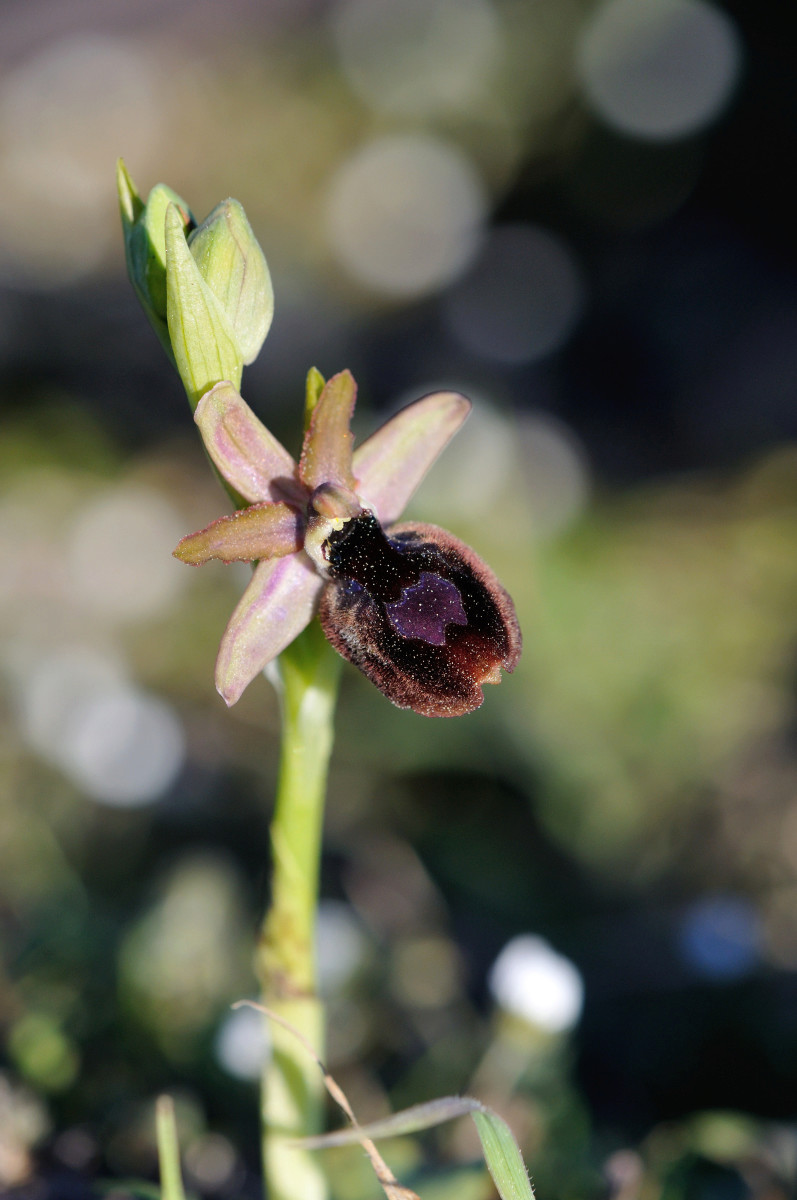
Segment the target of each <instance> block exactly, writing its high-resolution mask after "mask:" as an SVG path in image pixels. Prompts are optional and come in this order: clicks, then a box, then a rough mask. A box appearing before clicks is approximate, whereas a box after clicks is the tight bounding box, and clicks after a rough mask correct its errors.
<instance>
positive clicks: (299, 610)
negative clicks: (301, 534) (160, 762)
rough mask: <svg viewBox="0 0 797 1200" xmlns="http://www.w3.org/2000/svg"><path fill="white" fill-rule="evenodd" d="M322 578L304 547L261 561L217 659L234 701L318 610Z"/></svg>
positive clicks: (225, 692)
mask: <svg viewBox="0 0 797 1200" xmlns="http://www.w3.org/2000/svg"><path fill="white" fill-rule="evenodd" d="M322 587H323V581H322V579H321V577H320V576H319V575H318V573H317V572H316V570H315V569H314V567H313V565H312V563H311V562H310V560H309V558H307V556H306V555H305V554H303V553H301V554H292V555H289V556H288V557H287V558H277V559H272V560H271V561H270V562H262V563H260V565H259V566H258V567H257V568H256V569H255V573H254V575H253V576H252V580H251V582H250V584H249V586H248V587H247V589H246V591H245V592H244V594H243V596H242V597H241V599H240V601H239V603H238V606H237V608H236V609H235V612H234V613H233V614H232V617H231V618H230V621H229V624H228V625H227V628H226V630H225V631H224V637H223V638H222V640H221V646H220V647H219V656H218V658H217V660H216V687H217V689H218V691H219V693H220V695H221V696H222V698H223V699H224V700H225V701H226V703H227V704H235V702H236V700H238V699H239V698H240V696H241V693H242V692H243V690H244V688H246V687H247V686H248V684H250V683H251V682H252V680H253V679H254V678H255V676H256V675H258V674H259V673H260V672H261V671H262V670H263V668H264V667H265V666H266V665H267V664H268V663H270V662H271V661H272V659H274V658H276V657H277V655H278V654H280V653H281V652H282V651H283V650H284V649H285V647H286V646H287V645H289V644H290V643H291V642H292V641H293V639H294V638H296V637H298V636H299V634H300V633H301V632H302V630H303V629H304V628H305V627H306V626H307V625H309V623H310V621H311V620H312V618H313V614H314V613H315V609H316V604H317V602H318V597H319V594H320V592H321V589H322Z"/></svg>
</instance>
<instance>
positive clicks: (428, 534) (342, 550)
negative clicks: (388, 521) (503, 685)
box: [319, 515, 522, 717]
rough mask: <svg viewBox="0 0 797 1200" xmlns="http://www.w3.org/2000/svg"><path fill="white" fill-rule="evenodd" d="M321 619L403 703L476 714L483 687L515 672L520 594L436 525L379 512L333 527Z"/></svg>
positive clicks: (432, 712)
mask: <svg viewBox="0 0 797 1200" xmlns="http://www.w3.org/2000/svg"><path fill="white" fill-rule="evenodd" d="M325 557H326V561H327V570H328V573H329V575H330V580H329V582H328V583H327V585H326V587H325V588H324V592H323V595H322V597H321V604H320V609H319V616H320V619H321V624H322V626H323V629H324V633H325V634H326V636H327V638H328V639H329V641H330V642H331V643H332V645H333V646H334V647H335V649H336V650H337V651H338V652H339V653H340V654H342V655H343V657H344V658H346V659H348V660H349V662H352V663H353V664H354V665H355V666H356V667H359V669H360V670H361V671H362V672H363V673H364V674H365V675H367V676H368V678H369V679H370V680H371V682H372V683H374V684H375V685H376V686H377V687H378V688H379V690H380V691H382V692H384V694H385V695H386V696H387V697H388V699H390V700H392V701H393V703H394V704H396V705H397V706H398V707H399V708H411V709H413V710H414V711H415V712H417V713H421V714H422V715H423V716H427V717H455V716H461V715H462V714H464V713H468V712H472V711H473V710H474V709H476V708H478V707H479V706H480V705H481V703H482V701H483V699H484V696H483V693H482V686H483V685H484V684H485V683H498V682H500V679H501V670H502V669H503V670H505V671H513V670H514V668H515V666H516V665H517V662H518V659H519V658H520V652H521V645H522V642H521V635H520V628H519V626H518V622H517V617H516V615H515V609H514V605H513V604H512V600H511V598H510V597H509V595H508V594H507V592H506V591H505V590H504V588H503V587H502V586H501V584H500V583H499V582H498V580H497V578H496V577H495V575H494V574H493V572H492V571H491V570H490V568H489V567H488V566H487V565H486V564H485V563H483V562H482V560H481V559H480V558H479V557H478V555H477V554H475V553H474V551H473V550H471V549H470V547H469V546H466V545H465V544H464V542H461V541H459V540H458V539H457V538H455V537H453V535H452V534H450V533H447V532H446V531H445V530H444V529H439V528H438V527H437V526H435V525H421V524H418V525H395V526H393V527H392V528H390V529H389V530H388V531H387V533H385V532H384V531H383V530H382V529H381V527H380V526H379V524H378V522H377V521H376V520H375V519H374V518H373V517H371V516H369V515H365V516H362V517H356V518H354V519H353V520H351V521H349V522H347V524H345V525H344V526H343V528H342V529H341V530H339V531H336V532H334V533H332V534H331V535H330V537H329V539H328V541H327V544H326V547H325Z"/></svg>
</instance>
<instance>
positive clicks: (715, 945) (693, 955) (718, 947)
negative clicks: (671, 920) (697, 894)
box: [679, 896, 761, 980]
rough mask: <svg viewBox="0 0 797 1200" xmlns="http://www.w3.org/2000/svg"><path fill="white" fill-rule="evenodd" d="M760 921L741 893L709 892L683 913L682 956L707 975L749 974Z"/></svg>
mask: <svg viewBox="0 0 797 1200" xmlns="http://www.w3.org/2000/svg"><path fill="white" fill-rule="evenodd" d="M760 941H761V922H760V919H759V916H758V913H757V912H756V910H755V908H753V906H752V904H750V903H749V902H748V901H747V900H745V899H743V898H742V897H741V896H710V897H708V898H707V899H704V900H700V901H698V902H697V903H696V904H693V905H692V907H691V908H690V909H689V911H688V912H687V913H686V915H685V917H684V919H683V922H682V925H681V929H680V936H679V945H680V950H681V954H682V956H683V958H684V960H685V961H686V962H687V963H688V964H689V965H690V966H691V967H692V968H694V970H695V971H696V972H697V973H698V974H699V975H703V976H705V977H706V978H708V979H717V980H725V979H727V980H732V979H738V978H740V977H741V976H743V975H746V974H748V972H749V971H751V970H752V969H753V967H754V966H755V964H756V961H757V959H758V950H759V944H760Z"/></svg>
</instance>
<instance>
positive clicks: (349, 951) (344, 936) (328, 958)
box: [316, 900, 367, 996]
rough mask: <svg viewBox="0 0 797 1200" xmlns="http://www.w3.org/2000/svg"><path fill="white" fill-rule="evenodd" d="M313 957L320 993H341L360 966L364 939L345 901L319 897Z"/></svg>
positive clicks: (363, 956)
mask: <svg viewBox="0 0 797 1200" xmlns="http://www.w3.org/2000/svg"><path fill="white" fill-rule="evenodd" d="M316 947H317V949H316V960H317V967H318V980H319V990H320V992H321V995H322V996H331V995H334V994H335V993H337V992H340V991H341V990H342V989H343V988H344V987H345V986H346V984H347V983H348V982H349V980H350V979H351V978H352V976H353V975H355V974H356V972H357V971H358V969H359V968H360V967H361V966H362V964H363V962H364V959H365V955H366V950H367V942H366V936H365V932H364V930H363V928H362V925H361V924H360V922H359V921H358V919H357V917H356V916H355V915H354V912H353V911H352V909H351V908H350V907H349V905H348V904H344V903H343V902H342V901H340V900H322V902H321V904H320V905H319V907H318V918H317V927H316Z"/></svg>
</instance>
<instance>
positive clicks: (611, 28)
mask: <svg viewBox="0 0 797 1200" xmlns="http://www.w3.org/2000/svg"><path fill="white" fill-rule="evenodd" d="M740 65H741V47H740V43H739V37H738V34H737V32H736V27H735V26H734V25H733V23H732V22H731V19H730V18H729V17H728V16H726V15H725V13H723V12H721V11H720V10H719V9H718V8H717V7H716V6H715V5H714V4H710V3H708V0H608V3H605V4H603V5H601V6H600V7H599V8H598V9H596V11H595V13H594V14H593V16H592V19H591V20H590V21H589V23H588V24H587V27H586V29H585V31H584V34H583V37H582V40H581V43H580V47H579V54H578V72H579V76H580V79H581V83H582V86H583V88H584V91H585V93H586V96H587V99H588V100H589V102H590V104H591V105H592V107H593V108H594V110H595V112H596V113H597V114H598V115H599V116H600V117H601V118H602V119H603V120H604V121H605V122H606V123H607V124H608V125H610V126H612V127H614V128H615V129H618V130H619V131H620V132H622V133H626V134H630V135H632V136H634V137H640V138H680V137H688V136H690V135H692V134H695V133H698V132H700V130H702V129H703V128H704V127H705V126H706V125H707V124H709V123H710V122H711V121H713V120H714V119H715V118H716V117H717V116H719V114H720V113H721V111H722V109H723V108H724V107H725V104H726V103H727V101H728V98H729V96H730V93H731V91H732V89H733V86H734V84H735V82H736V80H737V77H738V74H739V69H740Z"/></svg>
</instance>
